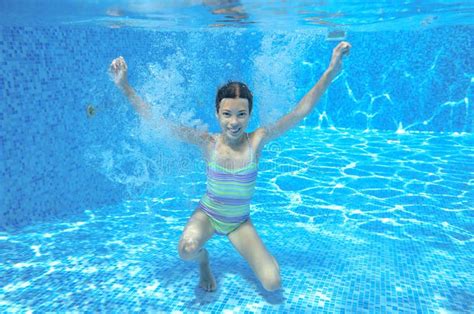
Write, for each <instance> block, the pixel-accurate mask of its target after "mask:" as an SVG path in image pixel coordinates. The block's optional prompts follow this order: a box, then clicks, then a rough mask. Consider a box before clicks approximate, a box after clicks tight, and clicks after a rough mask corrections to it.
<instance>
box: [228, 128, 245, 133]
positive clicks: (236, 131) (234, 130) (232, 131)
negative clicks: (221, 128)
mask: <svg viewBox="0 0 474 314" xmlns="http://www.w3.org/2000/svg"><path fill="white" fill-rule="evenodd" d="M241 129H242V128H237V129H229V131H230V133H231V134H237V133H239V132H240V130H241Z"/></svg>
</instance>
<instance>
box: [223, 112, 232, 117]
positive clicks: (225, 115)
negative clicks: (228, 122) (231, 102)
mask: <svg viewBox="0 0 474 314" xmlns="http://www.w3.org/2000/svg"><path fill="white" fill-rule="evenodd" d="M222 115H223V116H224V117H228V116H230V113H228V112H223V113H222Z"/></svg>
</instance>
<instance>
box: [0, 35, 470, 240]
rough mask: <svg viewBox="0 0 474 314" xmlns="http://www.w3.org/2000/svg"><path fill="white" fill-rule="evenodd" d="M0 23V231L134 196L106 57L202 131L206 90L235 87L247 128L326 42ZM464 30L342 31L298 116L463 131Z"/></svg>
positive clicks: (133, 127)
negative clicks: (117, 152) (338, 48)
mask: <svg viewBox="0 0 474 314" xmlns="http://www.w3.org/2000/svg"><path fill="white" fill-rule="evenodd" d="M0 30H1V31H0V63H1V64H2V71H1V73H0V85H1V86H2V88H1V108H2V110H1V112H0V141H1V151H0V154H1V155H0V157H1V160H0V180H1V181H0V182H1V186H0V197H1V198H0V230H10V231H12V230H15V229H17V228H19V227H22V226H26V225H28V224H31V223H34V222H39V221H45V220H48V219H52V218H57V217H65V216H68V215H71V214H74V213H78V212H81V211H83V210H85V209H94V208H98V207H100V206H102V205H107V204H114V203H117V202H120V201H121V200H123V199H124V198H133V197H134V195H133V193H130V190H129V189H127V177H126V173H124V174H123V177H122V178H121V179H120V178H119V179H117V176H115V177H114V178H111V177H110V176H109V175H108V172H107V169H109V168H113V167H114V163H115V164H116V163H117V160H116V159H114V147H116V146H118V145H123V144H124V143H125V144H126V143H129V142H131V141H137V142H140V131H139V130H140V129H139V128H137V126H139V119H138V117H137V115H136V113H135V112H134V111H133V109H132V108H131V106H130V105H129V104H128V103H127V102H126V100H125V98H124V97H123V96H122V95H121V94H120V93H119V92H118V90H117V89H116V88H115V87H114V85H113V83H112V82H111V81H110V79H109V77H108V74H107V68H108V65H109V64H110V61H111V60H112V59H113V58H115V57H117V56H118V55H123V56H124V57H125V58H126V60H127V62H128V64H129V70H130V82H131V83H132V85H133V86H135V87H136V88H137V90H138V91H139V93H140V94H141V95H143V96H144V97H145V99H147V100H148V101H150V102H151V103H153V104H154V105H155V107H156V108H158V111H161V112H162V113H164V114H166V115H169V114H170V113H174V114H175V115H174V118H175V119H177V120H180V121H181V122H183V123H187V124H189V125H198V126H199V125H201V124H202V123H201V122H200V121H205V122H207V123H209V125H210V128H211V130H213V131H215V130H217V125H216V124H215V122H213V121H214V117H213V116H214V109H213V104H214V95H215V90H216V87H217V86H218V85H220V84H222V83H224V82H225V81H226V80H228V79H236V80H243V81H245V82H248V84H249V85H250V87H251V88H252V89H253V91H254V96H255V104H256V105H255V106H256V107H255V108H256V109H255V112H256V113H255V117H254V120H253V121H252V124H251V128H252V127H255V126H256V125H257V124H258V123H259V122H262V123H265V122H271V121H272V120H274V119H275V118H277V117H278V116H281V115H282V114H284V113H285V112H286V111H287V110H288V109H289V108H291V107H292V106H294V105H295V103H296V102H297V101H298V99H299V98H301V97H302V96H303V95H304V93H305V92H306V91H307V90H308V89H309V88H310V87H311V85H312V84H313V83H314V82H315V81H316V79H317V77H319V75H321V73H322V72H323V70H324V68H325V66H326V65H327V64H328V60H329V56H330V53H331V50H332V48H333V47H334V46H335V43H334V42H326V41H324V36H321V35H317V34H311V32H309V31H305V32H296V33H273V34H261V33H258V32H256V31H251V30H246V31H238V32H235V31H231V30H218V31H217V30H216V31H202V32H190V33H185V32H164V31H144V30H134V29H121V28H87V27H71V26H67V27H66V26H64V27H1V28H0ZM448 38H449V40H447V39H448ZM452 38H456V40H452ZM473 38H474V36H473V28H471V27H444V28H434V29H431V30H426V31H414V32H386V33H353V34H348V38H347V40H349V41H350V42H351V43H352V45H353V50H352V53H351V56H350V58H349V59H348V60H347V61H346V64H345V68H346V70H345V72H344V73H343V74H342V75H341V76H340V77H339V78H338V79H337V80H336V81H335V82H334V83H333V85H332V86H331V88H330V90H329V91H328V92H327V93H326V95H325V96H324V97H323V99H321V102H320V104H319V105H318V107H317V110H316V111H315V112H314V113H313V114H312V115H311V116H310V117H309V118H307V119H306V120H305V122H304V124H305V125H307V126H311V127H314V126H320V127H322V128H326V127H335V128H354V129H364V130H366V129H371V130H376V129H378V130H390V131H396V130H399V131H403V130H408V131H430V132H468V133H470V132H472V129H473V109H472V101H473V89H472V85H473V81H474V79H473V73H474V61H473V58H472V53H471V52H472V48H473ZM255 43H257V44H255ZM190 108H193V110H192V111H191V113H190V110H189V109H190ZM137 130H138V131H137ZM165 149H166V148H165ZM150 157H151V158H153V156H150Z"/></svg>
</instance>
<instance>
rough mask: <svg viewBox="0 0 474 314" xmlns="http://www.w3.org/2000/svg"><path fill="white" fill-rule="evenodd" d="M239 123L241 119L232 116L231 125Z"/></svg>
mask: <svg viewBox="0 0 474 314" xmlns="http://www.w3.org/2000/svg"><path fill="white" fill-rule="evenodd" d="M237 124H239V121H238V120H237V117H231V118H230V125H232V126H234V125H237Z"/></svg>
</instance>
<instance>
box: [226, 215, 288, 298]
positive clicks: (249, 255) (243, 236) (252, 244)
mask: <svg viewBox="0 0 474 314" xmlns="http://www.w3.org/2000/svg"><path fill="white" fill-rule="evenodd" d="M228 237H229V240H230V241H231V242H232V245H233V246H234V247H235V248H236V249H237V251H238V252H239V253H240V255H242V257H244V258H245V260H246V261H247V262H248V263H249V265H250V267H251V268H252V270H253V271H254V273H255V275H256V276H257V278H258V279H259V280H260V282H261V283H262V285H263V287H264V288H265V289H266V290H268V291H274V290H277V289H279V288H280V287H281V279H280V267H279V266H278V263H277V261H276V260H275V258H274V257H273V256H272V255H271V254H270V253H269V252H268V251H267V249H266V248H265V245H264V244H263V242H262V240H261V239H260V237H259V236H258V234H257V231H256V230H255V227H254V226H253V224H252V221H251V220H250V219H249V220H247V221H246V222H245V223H243V224H242V225H240V226H239V227H238V228H237V229H235V230H234V231H232V232H231V233H229V234H228Z"/></svg>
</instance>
